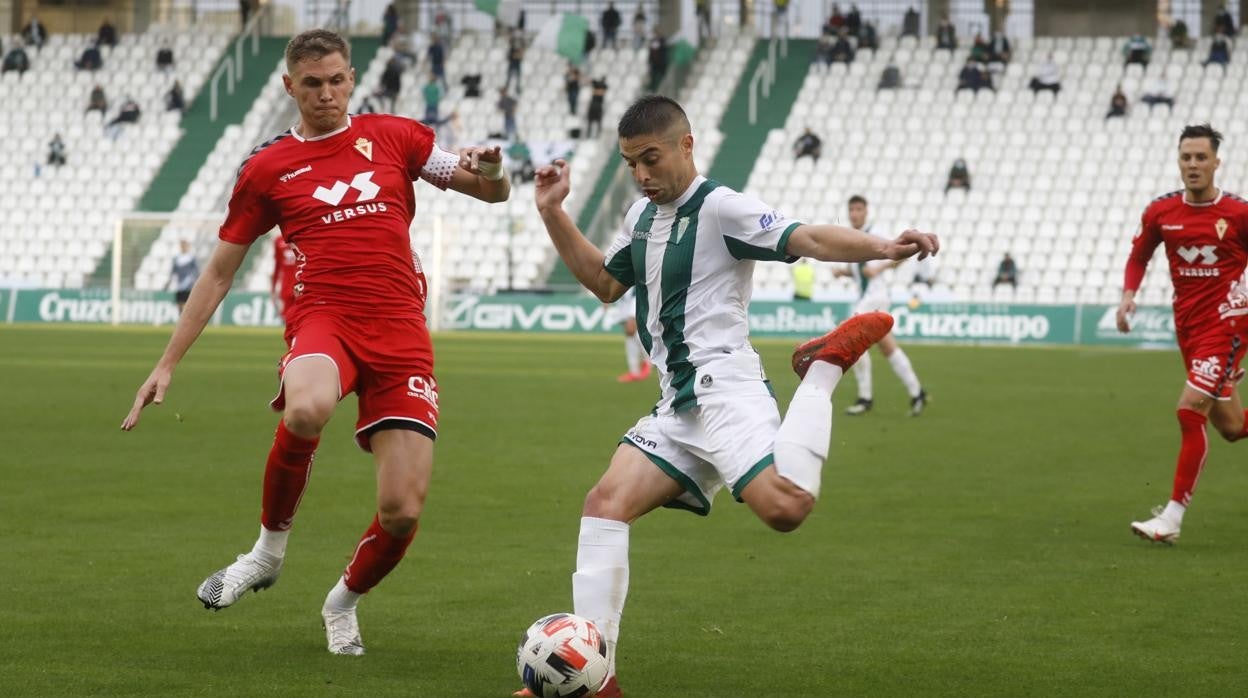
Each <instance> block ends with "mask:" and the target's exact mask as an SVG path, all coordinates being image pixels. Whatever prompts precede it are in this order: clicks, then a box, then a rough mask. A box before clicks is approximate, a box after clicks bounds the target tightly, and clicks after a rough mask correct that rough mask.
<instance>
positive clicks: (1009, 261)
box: [992, 252, 1018, 288]
mask: <svg viewBox="0 0 1248 698" xmlns="http://www.w3.org/2000/svg"><path fill="white" fill-rule="evenodd" d="M1000 284H1009V285H1011V286H1013V287H1014V288H1018V266H1017V265H1015V264H1014V258H1013V257H1011V256H1010V253H1009V252H1006V253H1005V257H1003V258H1002V259H1001V263H1000V264H998V265H997V278H995V279H993V280H992V287H993V288H996V287H997V286H998V285H1000Z"/></svg>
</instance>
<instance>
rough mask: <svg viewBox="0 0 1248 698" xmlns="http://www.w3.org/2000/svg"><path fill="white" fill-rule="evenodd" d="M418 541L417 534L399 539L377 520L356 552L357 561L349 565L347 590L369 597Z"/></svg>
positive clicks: (361, 540) (346, 571) (345, 580)
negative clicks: (371, 591) (369, 591)
mask: <svg viewBox="0 0 1248 698" xmlns="http://www.w3.org/2000/svg"><path fill="white" fill-rule="evenodd" d="M415 537H416V531H415V530H413V531H412V533H411V535H409V536H407V537H405V538H396V537H395V536H392V535H390V534H389V533H387V532H386V529H384V528H382V527H381V522H380V521H378V519H377V517H376V516H374V517H373V524H372V525H371V526H369V527H368V530H367V531H365V532H364V537H363V538H361V539H360V544H359V546H357V547H356V549H355V557H353V558H351V562H350V563H349V564H347V569H346V570H345V571H344V572H343V573H342V579H343V581H344V582H346V585H347V588H348V589H350V590H351V591H354V592H355V593H357V594H367V593H368V590H369V589H372V588H373V587H375V586H377V583H378V582H380V581H381V580H382V579H383V578H384V577H385V576H386V575H387V574H390V570H392V569H394V567H395V565H397V564H399V560H402V559H403V554H404V553H405V552H407V546H408V544H410V543H411V542H412V539H413V538H415Z"/></svg>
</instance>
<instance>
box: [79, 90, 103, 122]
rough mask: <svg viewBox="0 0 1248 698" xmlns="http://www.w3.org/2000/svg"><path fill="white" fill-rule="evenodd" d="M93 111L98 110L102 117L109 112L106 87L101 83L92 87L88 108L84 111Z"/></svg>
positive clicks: (86, 112)
mask: <svg viewBox="0 0 1248 698" xmlns="http://www.w3.org/2000/svg"><path fill="white" fill-rule="evenodd" d="M93 111H98V112H99V113H100V116H101V117H103V116H104V114H105V113H107V112H108V98H107V97H105V96H104V88H103V87H102V86H100V85H96V86H95V87H93V88H91V96H90V97H88V98H87V110H86V111H85V112H83V113H84V114H90V113H91V112H93Z"/></svg>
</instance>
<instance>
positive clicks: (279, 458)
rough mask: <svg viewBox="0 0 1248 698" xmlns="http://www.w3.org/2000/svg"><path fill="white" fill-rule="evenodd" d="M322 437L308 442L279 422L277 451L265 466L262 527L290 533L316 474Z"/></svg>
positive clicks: (275, 450)
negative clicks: (314, 459) (315, 462)
mask: <svg viewBox="0 0 1248 698" xmlns="http://www.w3.org/2000/svg"><path fill="white" fill-rule="evenodd" d="M318 443H320V438H315V439H305V438H303V437H301V436H297V435H295V434H293V433H291V432H290V431H288V430H287V429H286V423H285V422H278V423H277V435H276V436H274V437H273V449H272V450H271V451H269V460H268V462H267V463H265V465H264V494H263V495H262V497H261V513H260V524H261V525H262V526H264V527H265V528H267V529H269V530H270V531H287V530H290V523H291V521H292V520H293V519H294V518H295V511H296V510H297V509H298V508H299V501H300V500H301V499H303V491H304V489H306V488H307V486H308V475H310V474H311V472H312V456H313V455H314V454H315V453H316V445H317V444H318Z"/></svg>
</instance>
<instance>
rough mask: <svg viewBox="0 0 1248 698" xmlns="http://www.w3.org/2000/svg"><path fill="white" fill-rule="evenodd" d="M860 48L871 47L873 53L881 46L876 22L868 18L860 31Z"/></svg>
mask: <svg viewBox="0 0 1248 698" xmlns="http://www.w3.org/2000/svg"><path fill="white" fill-rule="evenodd" d="M858 48H859V49H871V53H872V55H874V54H875V52H876V51H877V50H878V49H879V48H880V35H879V32H877V31H876V29H875V22H872V21H870V20H868V21H866V22H864V23H863V25H862V29H861V30H859V31H858Z"/></svg>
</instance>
